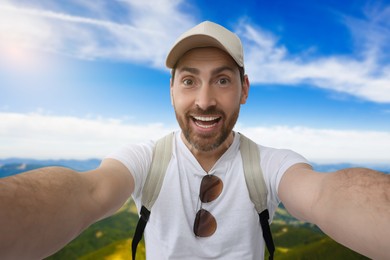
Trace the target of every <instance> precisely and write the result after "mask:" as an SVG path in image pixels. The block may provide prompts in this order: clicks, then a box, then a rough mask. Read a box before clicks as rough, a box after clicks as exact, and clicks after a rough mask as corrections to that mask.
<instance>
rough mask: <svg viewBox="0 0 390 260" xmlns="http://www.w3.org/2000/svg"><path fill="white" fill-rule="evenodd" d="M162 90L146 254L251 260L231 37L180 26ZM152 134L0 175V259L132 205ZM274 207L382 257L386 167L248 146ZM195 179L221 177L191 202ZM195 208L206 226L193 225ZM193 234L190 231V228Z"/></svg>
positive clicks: (237, 56) (54, 243)
mask: <svg viewBox="0 0 390 260" xmlns="http://www.w3.org/2000/svg"><path fill="white" fill-rule="evenodd" d="M166 64H167V67H168V68H171V69H172V78H171V83H170V92H171V100H172V105H173V106H174V109H175V114H176V118H177V121H178V123H179V125H180V128H181V130H180V131H177V132H175V134H174V142H173V155H172V158H171V161H170V163H169V166H168V170H167V172H166V175H165V178H164V182H163V186H162V189H161V192H160V194H159V197H158V199H157V201H156V203H155V204H154V206H153V214H152V215H151V217H150V220H149V223H148V225H147V227H146V230H145V238H146V250H147V257H148V258H150V259H202V258H221V259H258V258H263V254H264V247H263V239H262V237H261V228H260V225H259V222H258V216H257V213H256V211H255V210H254V207H253V204H252V202H251V200H250V198H249V194H248V189H247V188H246V185H245V178H244V176H243V169H242V160H241V157H240V150H239V142H240V139H239V136H240V134H239V133H237V132H234V131H233V127H234V125H235V123H236V120H237V118H238V115H239V110H240V106H241V105H242V104H244V103H245V102H246V99H247V97H248V93H249V79H248V76H247V75H245V73H244V60H243V51H242V46H241V42H240V40H239V38H238V37H237V36H236V35H235V34H233V33H232V32H230V31H228V30H227V29H225V28H223V27H221V26H219V25H217V24H214V23H211V22H204V23H201V24H199V25H198V26H196V27H194V28H192V29H191V30H189V31H188V32H186V33H185V34H183V35H182V36H181V37H180V38H179V39H178V41H177V42H176V43H175V45H174V46H173V48H172V49H171V51H170V53H169V54H168V57H167V62H166ZM153 147H154V142H149V143H144V144H137V145H129V146H126V147H124V148H123V149H121V150H120V151H118V152H116V153H114V154H112V155H110V156H108V157H107V158H106V159H104V160H103V161H102V163H101V165H100V167H99V168H97V169H95V170H92V171H88V172H84V173H75V172H74V171H72V170H69V169H66V168H60V167H49V168H42V169H38V170H35V171H31V172H27V173H24V174H20V175H17V176H13V177H9V178H5V179H2V180H1V181H0V207H1V211H0V228H1V231H2V234H1V236H0V256H1V258H2V259H39V258H43V257H45V256H48V255H50V254H52V253H54V252H56V251H57V250H59V249H60V248H62V247H63V246H64V245H65V244H66V243H68V242H69V241H71V240H72V239H73V238H75V237H76V236H77V235H78V234H79V233H80V232H82V230H84V229H85V228H87V227H88V226H89V225H90V224H92V223H94V222H96V221H97V220H100V219H102V218H105V217H107V216H110V215H112V214H113V213H115V212H116V211H117V210H118V209H119V208H120V207H121V206H122V205H123V203H124V202H125V201H126V200H127V199H128V197H129V196H130V195H132V196H133V198H134V200H135V202H136V204H137V207H138V208H139V207H140V203H141V202H140V199H141V198H140V197H141V194H142V192H141V191H142V187H143V184H144V182H145V178H146V175H147V173H148V169H149V167H150V163H151V160H152V153H153ZM258 148H259V151H260V156H261V168H262V171H263V174H264V179H265V182H266V186H267V189H268V209H269V210H270V213H271V216H273V214H274V212H275V209H276V207H277V205H278V204H279V202H283V204H284V205H285V206H286V208H287V209H288V211H289V212H290V213H291V214H292V215H293V216H295V217H297V218H299V219H301V220H305V221H309V222H311V223H314V224H316V225H318V226H319V227H320V228H321V229H322V230H323V231H324V232H326V233H327V234H328V235H330V236H331V237H332V238H334V239H335V240H336V241H338V242H340V243H341V244H344V245H346V246H347V247H350V248H351V249H353V250H355V251H357V252H359V253H361V254H364V255H366V256H368V257H371V258H374V259H389V258H390V249H389V247H388V244H389V241H390V235H389V231H390V201H389V200H390V176H387V175H384V174H382V173H379V172H375V171H373V170H369V169H361V168H356V169H344V170H340V171H337V172H334V173H328V174H321V173H318V172H315V171H313V169H312V168H311V166H310V165H309V164H308V162H307V161H306V160H305V159H304V158H303V157H302V156H300V155H298V154H296V153H294V152H292V151H289V150H278V149H273V148H268V147H264V146H261V145H258ZM204 176H216V177H218V178H219V179H220V181H221V182H222V183H223V186H221V191H220V193H219V194H217V195H218V196H217V197H216V198H215V199H213V200H212V201H210V202H201V201H200V198H199V187H200V183H201V180H202V178H203V177H204ZM201 209H205V210H207V211H208V212H210V213H211V215H212V216H213V217H214V219H215V221H216V223H217V226H216V229H215V230H213V231H212V232H210V233H207V234H203V233H201V232H200V233H197V231H196V230H193V225H194V221H195V216H196V214H197V212H198V211H199V210H201ZM194 232H195V234H194Z"/></svg>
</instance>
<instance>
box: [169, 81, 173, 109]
mask: <svg viewBox="0 0 390 260" xmlns="http://www.w3.org/2000/svg"><path fill="white" fill-rule="evenodd" d="M169 85H170V87H169V92H170V95H171V105H172V106H173V82H172V78H170V80H169Z"/></svg>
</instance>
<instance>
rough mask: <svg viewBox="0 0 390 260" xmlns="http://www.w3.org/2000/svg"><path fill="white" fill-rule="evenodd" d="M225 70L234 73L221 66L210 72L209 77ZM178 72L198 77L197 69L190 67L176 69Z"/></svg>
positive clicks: (231, 69) (232, 70)
mask: <svg viewBox="0 0 390 260" xmlns="http://www.w3.org/2000/svg"><path fill="white" fill-rule="evenodd" d="M225 70H228V71H231V72H234V69H233V68H232V67H230V66H222V67H218V68H215V69H213V70H212V71H211V75H216V74H219V73H221V72H223V71H225ZM178 71H179V72H185V71H186V72H189V73H192V74H195V75H199V74H200V70H199V69H197V68H191V67H183V68H180V69H178Z"/></svg>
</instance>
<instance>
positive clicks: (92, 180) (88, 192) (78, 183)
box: [0, 159, 134, 259]
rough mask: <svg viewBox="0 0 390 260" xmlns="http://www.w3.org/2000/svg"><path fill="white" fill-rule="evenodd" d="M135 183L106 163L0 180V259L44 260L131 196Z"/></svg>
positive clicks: (117, 165)
mask: <svg viewBox="0 0 390 260" xmlns="http://www.w3.org/2000/svg"><path fill="white" fill-rule="evenodd" d="M133 186H134V184H133V178H132V177H131V174H130V173H129V172H128V170H127V169H126V168H125V167H124V166H123V165H122V164H121V163H119V162H117V161H115V160H112V159H108V160H105V161H103V163H102V164H101V166H100V167H99V168H98V169H96V170H93V171H88V172H84V173H78V172H75V171H72V170H70V169H67V168H62V167H47V168H41V169H37V170H34V171H30V172H26V173H22V174H18V175H15V176H12V177H8V178H4V179H0V209H1V210H0V230H1V235H0V258H1V259H42V258H44V257H46V256H48V255H51V254H53V253H55V252H56V251H58V250H59V249H61V248H62V247H63V246H65V245H66V244H67V243H68V242H69V241H71V240H72V239H73V238H75V237H76V236H77V235H79V234H80V233H81V232H82V231H83V230H84V229H86V228H87V227H88V226H89V225H91V224H92V223H94V222H96V221H97V220H99V219H102V218H104V217H106V216H109V215H111V214H113V213H114V212H115V211H116V210H117V209H118V208H119V207H120V206H121V205H122V204H123V203H124V202H125V201H126V200H127V198H128V197H129V196H130V194H131V192H132V190H133Z"/></svg>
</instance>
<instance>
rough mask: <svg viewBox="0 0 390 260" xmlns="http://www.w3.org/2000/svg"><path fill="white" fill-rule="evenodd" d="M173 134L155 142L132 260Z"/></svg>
mask: <svg viewBox="0 0 390 260" xmlns="http://www.w3.org/2000/svg"><path fill="white" fill-rule="evenodd" d="M173 135H174V133H170V134H168V135H166V136H165V137H163V138H161V139H160V140H158V141H157V142H156V145H155V146H154V150H153V159H152V164H151V166H150V169H149V172H148V176H147V177H146V181H145V184H144V187H143V190H142V207H141V211H140V218H139V220H138V223H137V227H136V229H135V233H134V236H133V241H132V244H131V248H132V259H133V260H135V255H136V253H137V246H138V243H139V241H141V239H142V235H143V233H144V230H145V226H146V223H147V222H148V220H149V216H150V210H151V208H152V206H153V204H154V202H155V201H156V199H157V197H158V194H159V193H160V190H161V186H162V183H163V181H164V176H165V172H166V171H167V168H168V164H169V162H170V160H171V158H172V142H173Z"/></svg>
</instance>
